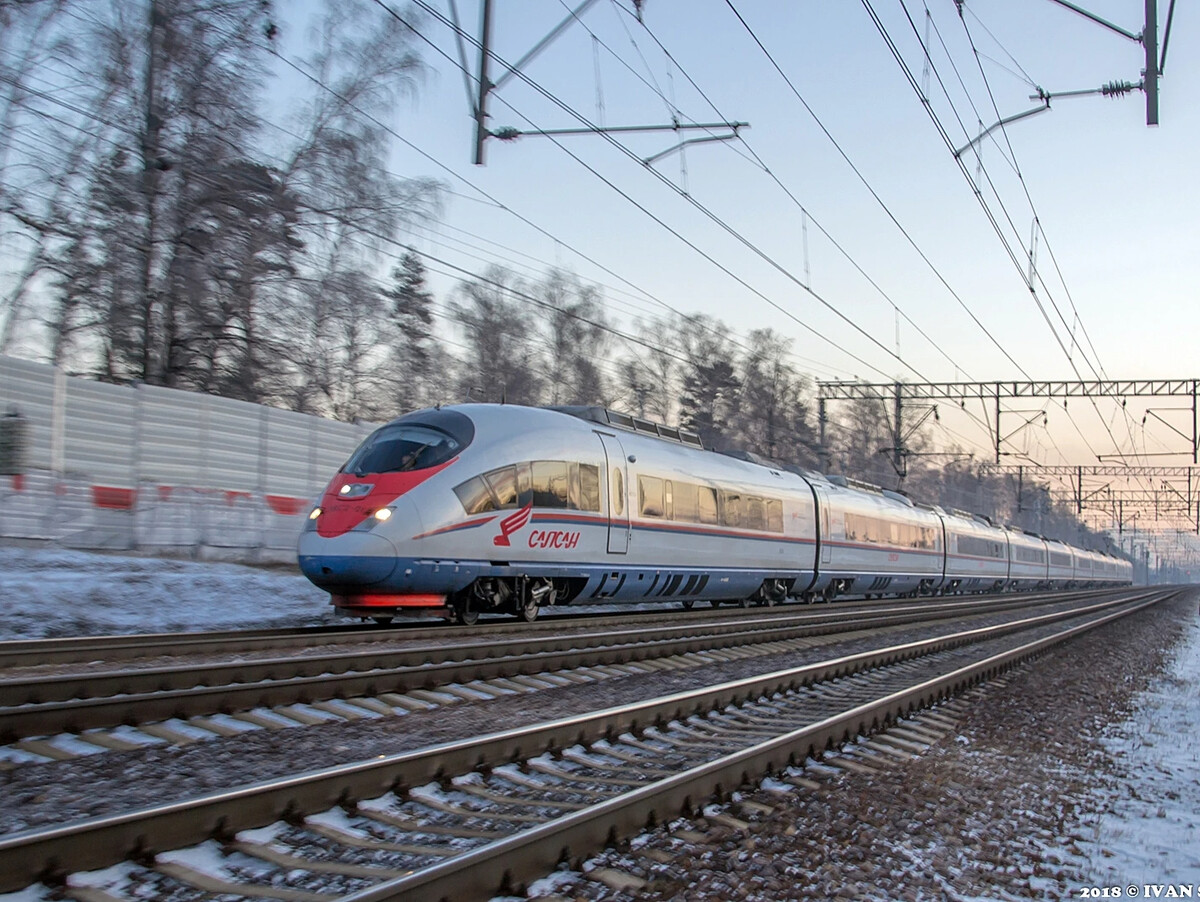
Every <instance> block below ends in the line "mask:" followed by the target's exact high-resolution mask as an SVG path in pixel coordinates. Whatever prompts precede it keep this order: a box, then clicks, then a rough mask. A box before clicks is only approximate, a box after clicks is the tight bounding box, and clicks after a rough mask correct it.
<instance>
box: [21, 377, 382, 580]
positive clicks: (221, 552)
mask: <svg viewBox="0 0 1200 902" xmlns="http://www.w3.org/2000/svg"><path fill="white" fill-rule="evenodd" d="M14 412H15V413H16V414H18V415H19V416H20V417H21V418H23V419H24V421H25V424H26V425H25V427H24V428H23V430H22V431H23V432H24V434H25V441H24V443H23V444H24V454H23V455H22V458H23V459H22V465H21V466H20V467H18V468H17V469H18V470H19V471H20V472H18V473H16V474H10V475H4V476H0V539H10V540H19V539H32V540H45V541H53V542H56V543H59V544H62V545H65V546H69V547H74V548H89V549H113V550H120V549H124V550H137V551H146V552H171V553H179V554H189V555H194V556H199V557H210V556H211V557H222V558H230V559H236V560H288V559H292V558H293V556H294V550H295V546H296V538H297V536H298V535H299V532H300V528H301V526H302V524H303V522H304V517H305V516H307V514H308V511H309V509H310V507H311V504H312V502H313V500H314V499H315V498H316V496H317V494H318V493H319V492H320V490H321V489H322V488H323V487H324V485H325V483H326V482H328V480H329V478H330V476H332V475H333V472H334V471H335V470H336V469H337V468H338V467H339V466H341V465H342V463H343V462H344V461H345V460H346V458H347V457H348V456H349V455H350V452H351V451H352V450H353V449H354V447H355V446H356V445H357V444H358V443H359V442H360V441H361V440H362V439H363V437H365V436H366V435H367V434H368V433H369V432H370V431H371V430H372V429H373V428H374V425H375V424H370V423H365V424H350V423H339V422H335V421H332V420H325V419H321V418H320V417H313V416H307V415H304V414H298V413H292V412H291V411H286V410H277V409H275V408H272V407H263V406H260V405H257V404H250V403H247V402H244V401H232V400H229V399H226V398H218V397H214V396H212V395H202V394H194V393H191V392H185V391H178V390H176V389H168V388H160V387H158V386H151V385H139V386H135V387H129V386H118V385H108V384H105V383H99V382H92V381H89V380H86V379H80V378H76V377H70V376H66V375H64V374H63V373H62V372H61V371H59V370H56V369H55V368H54V367H51V366H47V365H44V364H38V363H30V362H28V361H24V360H17V359H14V358H9V357H0V416H3V415H5V414H7V413H14Z"/></svg>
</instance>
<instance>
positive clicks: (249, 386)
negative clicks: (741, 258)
mask: <svg viewBox="0 0 1200 902" xmlns="http://www.w3.org/2000/svg"><path fill="white" fill-rule="evenodd" d="M290 11H291V10H289V12H290ZM279 13H280V11H279V10H277V9H276V7H275V5H274V4H273V3H271V2H269V0H25V2H20V3H12V2H7V3H6V2H0V221H2V222H3V235H4V239H5V242H4V247H5V251H6V253H5V254H4V256H3V257H2V258H0V354H20V355H22V356H29V357H34V358H38V359H43V360H46V361H48V362H51V363H53V364H55V365H57V366H59V367H62V368H63V369H65V370H67V371H68V372H72V373H77V374H82V375H87V376H91V377H93V378H96V379H99V380H103V381H108V382H114V383H131V382H143V383H149V384H155V385H164V386H169V387H175V388H181V389H187V390H192V391H198V392H207V393H213V394H219V395H222V396H226V397H232V398H239V399H243V400H247V401H253V402H257V403H264V404H272V405H276V406H280V407H284V408H287V409H292V410H297V411H301V412H306V413H314V414H320V415H325V416H331V417H335V418H339V419H344V420H352V419H362V420H379V419H384V418H388V417H391V416H395V415H397V414H400V413H403V412H405V411H407V410H411V409H414V408H416V407H421V406H426V405H430V404H437V403H454V402H460V401H466V400H475V401H490V402H500V401H505V402H508V403H521V404H535V405H542V404H546V405H561V404H597V405H603V406H608V407H613V408H617V409H621V410H624V411H627V412H630V413H634V414H637V415H638V416H641V417H646V418H650V419H654V420H658V421H661V422H666V423H678V424H680V425H683V426H685V427H687V428H690V429H692V430H694V431H695V432H697V433H699V435H700V436H701V438H702V440H703V441H704V442H705V444H706V445H708V446H710V447H717V448H721V449H726V450H741V451H750V452H753V453H756V454H759V455H762V456H763V457H765V458H767V459H770V460H772V461H775V462H777V463H780V464H783V465H790V466H793V467H798V468H817V467H823V468H826V469H829V470H831V471H833V472H843V473H846V474H849V475H852V476H855V477H858V478H861V479H865V480H867V481H869V482H874V483H876V484H880V485H884V486H888V487H895V486H897V485H898V484H899V483H900V481H901V479H900V476H899V474H897V473H896V472H895V471H894V470H892V468H891V466H890V464H889V460H890V457H889V454H888V452H887V449H888V448H889V447H890V446H891V444H892V439H891V437H890V428H889V426H888V420H887V412H886V407H885V405H884V404H883V402H878V403H875V402H854V403H849V402H847V403H844V404H839V405H837V412H836V414H835V415H834V416H832V417H831V419H830V422H829V424H828V427H827V429H826V433H825V442H824V444H822V442H821V440H820V435H819V430H818V429H817V425H816V423H815V386H814V384H813V381H812V379H811V378H810V377H809V376H807V375H805V374H804V373H802V372H800V371H798V369H797V368H796V366H795V364H794V363H793V362H792V361H793V357H792V347H791V342H790V340H789V339H787V338H786V337H784V336H782V335H780V334H778V333H775V332H773V331H772V330H770V329H760V330H755V331H752V332H750V333H749V334H748V335H746V336H745V337H744V338H737V337H736V335H735V333H734V332H733V330H731V329H730V328H729V327H728V326H727V325H726V324H725V323H722V322H720V321H718V320H715V319H712V318H708V317H704V316H682V315H678V314H669V315H664V316H661V317H653V316H648V317H646V318H644V319H642V320H640V321H637V322H635V323H633V324H632V325H631V326H621V325H619V324H616V323H614V322H613V321H612V318H611V316H610V314H609V313H608V311H607V307H606V304H605V298H604V294H603V289H602V288H601V287H599V286H596V285H592V284H588V283H586V282H584V281H583V280H581V279H579V278H578V277H577V276H575V275H574V274H572V273H570V272H567V271H564V270H559V269H551V270H549V271H547V272H545V273H543V274H540V275H538V276H534V277H530V276H522V275H519V274H517V273H515V272H513V271H512V270H510V269H506V268H504V267H500V266H492V267H489V268H487V269H485V270H482V271H480V272H478V273H476V274H475V275H474V276H472V277H468V278H463V279H461V280H459V282H458V284H457V285H455V286H454V287H453V288H452V289H451V290H449V291H447V292H445V296H444V297H441V298H439V297H437V296H436V294H435V292H434V291H432V290H431V288H430V286H429V281H428V273H427V270H426V265H425V262H424V260H423V258H422V256H421V255H420V254H419V253H417V252H416V251H414V250H412V249H407V248H406V247H405V246H404V240H405V236H406V235H408V234H411V231H412V228H413V227H414V226H416V225H419V224H421V223H424V222H428V221H432V220H434V219H436V217H437V216H438V214H439V212H440V209H441V204H442V201H443V186H442V185H440V184H439V183H438V182H437V181H435V180H433V179H430V178H427V177H423V176H419V175H414V176H406V177H401V176H398V175H396V174H394V173H392V172H391V171H390V170H389V168H388V151H389V142H390V140H391V136H390V135H389V133H388V131H389V129H388V128H387V127H386V126H385V125H384V123H385V122H386V121H389V120H392V119H394V118H395V114H396V112H397V109H398V107H399V105H400V103H401V102H402V101H403V100H405V99H408V98H411V97H414V96H416V94H417V93H418V92H419V89H420V85H421V83H422V79H423V78H424V76H425V69H424V66H423V63H422V61H421V58H420V55H419V53H418V48H419V46H420V41H419V38H418V36H417V35H416V34H415V33H414V32H413V31H410V30H409V29H408V27H407V26H406V25H405V24H403V23H402V22H400V21H399V20H397V19H396V18H393V17H390V16H383V15H379V14H378V9H377V8H375V7H373V6H371V5H370V4H368V3H366V2H365V0H337V2H332V0H330V2H327V3H326V5H325V6H324V7H320V8H319V9H318V11H317V12H316V13H315V18H314V23H313V27H312V28H311V39H310V40H309V42H308V44H307V49H306V50H305V51H304V52H303V58H302V60H301V62H300V63H298V64H297V65H295V66H293V65H291V64H290V63H288V62H287V61H286V60H284V59H283V57H281V55H280V53H279V44H280V42H281V41H282V39H283V35H284V30H285V29H292V28H293V27H297V28H298V27H299V26H298V23H289V22H284V21H283V20H282V19H281V17H280V15H279ZM405 21H406V22H409V23H411V24H412V25H413V26H414V27H417V28H419V27H421V25H422V22H421V19H420V17H419V16H416V15H413V14H411V13H406V14H405ZM289 36H290V34H289ZM280 72H283V73H285V74H286V75H287V76H288V85H289V87H288V90H287V93H286V97H285V99H284V100H283V101H281V100H280V95H279V87H278V78H279V73H280ZM909 444H910V445H911V446H913V447H915V448H918V449H922V448H923V449H926V450H928V448H929V447H930V445H931V439H930V438H929V436H928V434H927V433H918V435H916V436H914V437H912V438H910V439H909ZM933 460H935V459H933V458H930V459H923V458H921V457H920V456H917V457H915V458H913V460H912V462H911V464H910V467H909V472H908V473H907V476H906V478H905V479H904V485H905V487H906V488H907V489H908V490H909V491H910V492H911V493H912V494H913V496H914V497H916V498H918V499H919V500H923V501H927V502H932V503H941V504H942V505H943V506H946V507H953V508H962V509H968V510H976V511H980V512H986V513H990V514H994V515H996V516H997V517H998V518H999V519H1001V520H1007V521H1014V522H1018V523H1021V524H1022V525H1025V526H1027V527H1029V528H1035V529H1038V530H1039V531H1043V532H1047V533H1051V534H1057V535H1060V536H1061V537H1062V538H1065V539H1068V540H1069V541H1073V542H1079V541H1081V539H1086V538H1087V536H1084V535H1083V534H1081V533H1080V526H1079V524H1078V523H1077V521H1076V520H1075V518H1074V517H1073V516H1071V515H1070V512H1069V511H1064V510H1063V509H1061V507H1058V506H1056V505H1054V504H1053V503H1051V502H1050V499H1049V496H1048V493H1045V490H1044V487H1043V488H1041V489H1039V488H1036V487H1035V488H1034V489H1032V490H1031V489H1028V488H1026V489H1025V490H1024V493H1023V496H1022V500H1021V501H1020V503H1018V501H1017V498H1016V493H1015V492H1014V491H1013V489H1012V486H1011V484H1010V483H1009V482H1007V481H1005V480H1004V479H1001V478H997V477H993V476H988V475H986V474H984V473H982V472H980V470H979V468H978V467H977V466H976V465H975V464H974V463H973V462H972V461H971V460H970V459H969V457H968V456H966V455H962V456H961V457H952V458H951V459H950V462H949V463H946V462H945V459H944V458H943V459H941V460H940V461H939V462H938V463H937V464H934V463H933V462H932V461H933ZM1039 493H1041V494H1039ZM1093 538H1094V537H1093ZM1099 547H1103V545H1102V543H1099Z"/></svg>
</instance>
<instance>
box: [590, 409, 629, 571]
mask: <svg viewBox="0 0 1200 902" xmlns="http://www.w3.org/2000/svg"><path fill="white" fill-rule="evenodd" d="M596 435H598V436H600V443H601V444H602V445H604V459H605V463H606V466H605V468H604V470H605V472H606V473H607V474H608V477H607V481H608V550H609V552H610V553H612V554H625V553H626V552H628V551H629V467H628V465H627V463H626V460H625V449H624V448H623V447H621V440H620V439H619V438H617V437H616V436H615V435H605V434H604V433H603V432H597V433H596Z"/></svg>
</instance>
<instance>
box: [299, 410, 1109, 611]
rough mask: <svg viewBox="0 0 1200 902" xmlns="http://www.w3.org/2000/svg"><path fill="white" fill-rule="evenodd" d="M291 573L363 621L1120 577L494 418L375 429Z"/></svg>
mask: <svg viewBox="0 0 1200 902" xmlns="http://www.w3.org/2000/svg"><path fill="white" fill-rule="evenodd" d="M299 561H300V567H301V569H302V570H303V571H304V573H305V575H306V576H307V577H308V578H309V579H310V580H312V581H313V582H314V583H315V584H316V585H318V586H320V587H321V588H323V589H325V590H326V591H328V592H329V593H330V595H331V596H332V603H333V604H334V605H335V606H336V607H337V608H338V609H339V610H341V611H342V612H344V613H346V614H348V615H351V616H357V617H362V618H373V619H375V620H378V621H381V622H386V621H388V620H390V619H391V618H393V617H395V616H397V615H404V614H418V613H428V612H430V611H435V612H439V613H442V614H445V615H447V616H450V617H453V618H454V619H457V620H458V621H460V622H465V623H472V622H474V621H475V620H476V619H477V618H478V617H479V615H480V613H487V612H506V613H511V614H515V615H517V616H518V617H521V618H522V619H525V620H532V619H534V618H535V617H536V616H537V614H538V611H539V609H540V608H542V607H546V606H549V605H563V604H568V603H571V604H576V605H579V604H586V603H592V604H596V603H604V604H609V603H619V602H664V601H677V602H681V603H682V604H683V605H684V606H685V607H691V606H692V605H693V604H694V603H695V602H697V601H706V602H710V603H712V604H720V603H723V602H733V603H741V604H743V605H746V604H751V603H758V604H765V605H771V604H776V603H778V602H782V601H785V600H787V599H788V598H799V599H803V600H806V601H810V600H813V599H814V598H818V597H820V598H825V599H832V598H835V597H838V596H875V595H879V596H883V595H913V594H919V593H921V594H929V593H935V592H975V591H985V590H1002V589H1010V588H1011V589H1022V588H1066V587H1070V586H1093V585H1104V584H1111V585H1125V584H1129V583H1130V582H1131V581H1132V565H1131V564H1130V563H1129V562H1127V561H1124V560H1120V559H1117V558H1115V557H1111V556H1109V555H1107V554H1104V553H1100V552H1095V551H1085V550H1083V549H1079V548H1073V547H1071V546H1069V545H1065V544H1063V543H1060V542H1057V541H1053V540H1049V539H1045V538H1043V537H1040V536H1036V535H1032V534H1028V533H1024V532H1021V531H1019V530H1015V529H1013V528H1001V527H999V526H995V525H993V524H992V523H990V522H988V521H987V520H985V519H984V518H982V517H976V516H972V515H970V514H964V513H960V512H947V511H944V510H942V509H940V508H937V507H927V506H922V505H917V504H914V503H913V502H912V501H910V500H909V499H908V498H907V497H905V496H904V495H902V494H899V493H896V492H890V491H887V490H883V489H878V488H874V487H869V486H864V485H860V484H857V483H851V482H849V481H848V480H845V479H843V478H840V477H836V476H831V477H825V476H822V475H819V474H816V473H799V472H790V471H788V470H785V469H782V468H778V467H775V466H773V465H771V464H770V463H768V462H765V461H760V460H759V461H756V460H754V459H746V460H743V459H740V458H739V457H734V456H729V455H725V454H720V453H716V452H713V451H709V450H705V449H704V448H703V447H702V445H701V443H700V440H699V439H698V438H697V437H696V436H694V435H692V434H690V433H688V432H686V431H683V430H679V429H673V428H669V427H665V426H661V425H657V424H654V423H651V422H648V421H645V420H641V419H637V418H634V417H630V416H629V415H627V414H621V413H617V412H615V411H610V410H606V409H604V408H599V407H563V408H532V407H520V406H514V405H496V404H468V405H461V406H454V407H442V408H438V409H430V410H421V411H416V412H414V413H410V414H407V415H405V416H402V417H400V418H399V419H396V420H393V421H392V422H390V423H388V424H386V425H384V426H382V427H380V428H379V429H377V430H376V431H375V432H374V433H372V434H371V435H370V436H369V437H368V438H367V439H366V440H365V441H364V442H363V443H362V444H361V445H360V446H359V448H358V449H357V450H356V451H355V452H354V454H353V455H351V457H350V459H349V460H348V461H347V462H346V464H345V465H344V466H343V467H342V468H341V469H340V470H339V471H338V472H337V474H336V475H335V476H334V478H333V480H332V481H331V482H330V483H329V486H328V487H327V488H326V490H325V492H324V493H323V495H322V496H321V498H320V500H319V502H318V504H317V506H316V507H315V508H313V510H312V512H311V513H310V514H309V518H308V521H307V523H306V525H305V529H304V531H303V532H302V533H301V536H300V541H299Z"/></svg>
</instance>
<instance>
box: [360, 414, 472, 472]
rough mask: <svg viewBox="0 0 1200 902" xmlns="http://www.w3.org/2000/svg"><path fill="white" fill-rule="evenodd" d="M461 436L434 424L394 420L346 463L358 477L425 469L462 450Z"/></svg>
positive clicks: (364, 444)
mask: <svg viewBox="0 0 1200 902" xmlns="http://www.w3.org/2000/svg"><path fill="white" fill-rule="evenodd" d="M461 447H462V445H461V443H460V442H459V441H458V439H456V438H454V436H452V435H449V434H448V433H445V432H442V431H441V430H440V429H435V428H433V427H432V426H424V425H418V424H416V423H392V424H390V425H388V426H384V427H383V428H382V429H380V430H378V431H377V432H375V433H374V434H373V435H371V436H370V437H369V438H368V439H367V440H366V441H365V442H363V443H362V444H361V445H360V446H359V448H358V450H357V451H355V452H354V455H353V456H352V457H351V458H350V460H348V461H347V462H346V466H345V467H343V468H342V469H343V471H344V472H347V473H353V474H355V475H356V476H360V477H361V476H366V475H367V474H368V473H398V472H401V471H404V470H424V469H428V468H429V467H436V466H437V465H438V464H444V463H445V462H446V461H448V460H450V459H451V458H452V457H454V455H455V454H457V453H458V452H459V450H460V449H461Z"/></svg>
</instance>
